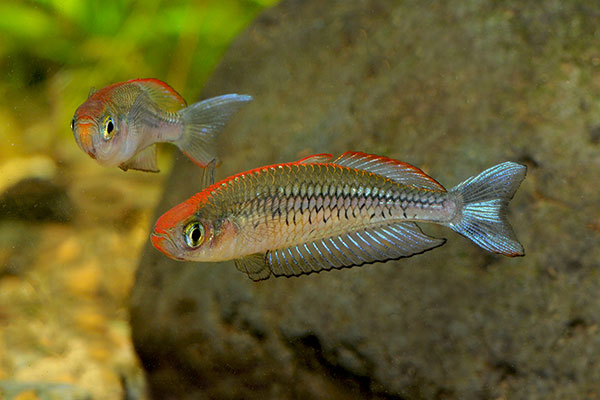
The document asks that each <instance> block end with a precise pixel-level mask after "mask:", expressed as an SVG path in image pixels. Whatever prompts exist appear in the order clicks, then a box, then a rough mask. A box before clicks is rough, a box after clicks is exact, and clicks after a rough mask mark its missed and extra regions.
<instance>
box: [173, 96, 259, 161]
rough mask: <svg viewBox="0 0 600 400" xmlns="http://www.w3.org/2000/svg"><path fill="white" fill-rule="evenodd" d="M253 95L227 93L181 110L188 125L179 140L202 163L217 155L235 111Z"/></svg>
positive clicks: (185, 149) (179, 143) (180, 145)
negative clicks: (223, 134) (222, 134)
mask: <svg viewBox="0 0 600 400" xmlns="http://www.w3.org/2000/svg"><path fill="white" fill-rule="evenodd" d="M251 100H252V97H251V96H247V95H238V94H226V95H223V96H218V97H213V98H210V99H207V100H203V101H200V102H198V103H194V104H192V105H190V106H188V107H186V108H184V109H181V110H179V111H178V113H179V115H180V116H181V118H182V120H183V123H184V128H183V134H182V135H181V137H180V138H179V139H177V140H175V141H174V142H173V143H175V144H176V145H177V146H178V147H179V148H180V149H181V151H183V153H185V155H187V156H188V157H189V158H190V159H192V161H194V162H195V163H196V164H198V165H199V166H201V167H204V166H206V164H208V163H209V162H210V161H211V160H213V159H214V158H216V147H217V146H216V139H217V136H218V134H219V133H220V132H221V131H222V130H223V129H224V128H225V126H226V125H227V123H228V122H229V121H230V120H231V118H232V117H233V116H234V115H235V113H236V112H237V111H238V110H239V109H240V108H241V107H242V106H243V105H244V104H246V103H247V102H249V101H251Z"/></svg>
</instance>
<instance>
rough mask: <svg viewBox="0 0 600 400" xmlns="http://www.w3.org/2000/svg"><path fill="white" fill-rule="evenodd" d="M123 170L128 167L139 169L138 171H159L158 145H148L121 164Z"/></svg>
mask: <svg viewBox="0 0 600 400" xmlns="http://www.w3.org/2000/svg"><path fill="white" fill-rule="evenodd" d="M119 168H121V169H122V170H123V171H127V170H128V169H137V170H138V171H146V172H159V169H158V167H157V165H156V145H152V146H149V147H146V148H145V149H144V150H142V151H140V152H139V153H137V154H136V155H135V156H133V157H132V158H131V159H130V160H129V161H126V162H124V163H122V164H121V165H119Z"/></svg>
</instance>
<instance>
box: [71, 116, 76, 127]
mask: <svg viewBox="0 0 600 400" xmlns="http://www.w3.org/2000/svg"><path fill="white" fill-rule="evenodd" d="M74 127H75V118H73V119H72V120H71V130H73V128H74Z"/></svg>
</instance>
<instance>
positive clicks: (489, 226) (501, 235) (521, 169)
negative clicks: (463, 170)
mask: <svg viewBox="0 0 600 400" xmlns="http://www.w3.org/2000/svg"><path fill="white" fill-rule="evenodd" d="M526 172H527V167H525V166H524V165H521V164H517V163H514V162H505V163H502V164H498V165H495V166H493V167H491V168H488V169H486V170H485V171H483V172H482V173H480V174H479V175H476V176H472V177H470V178H469V179H467V180H465V181H464V182H462V183H460V184H458V185H457V186H455V187H454V188H452V189H451V190H450V192H454V193H457V194H458V195H459V196H458V199H459V200H458V201H459V203H458V207H460V211H459V212H458V213H457V215H456V217H455V218H454V219H453V220H452V221H451V222H450V223H449V224H448V226H449V227H450V228H452V229H453V230H455V231H456V232H458V233H460V234H461V235H463V236H465V237H467V238H469V239H471V240H472V241H473V242H475V243H476V244H477V245H479V246H480V247H482V248H484V249H486V250H488V251H491V252H494V253H498V254H503V255H505V256H510V257H514V256H522V255H525V252H524V250H523V246H521V243H519V241H518V240H517V237H516V236H515V234H514V232H513V230H512V227H511V226H510V224H509V222H508V219H507V218H506V208H507V206H508V202H509V201H510V199H512V197H513V196H514V194H515V192H516V191H517V189H518V188H519V185H520V184H521V182H522V181H523V179H524V178H525V174H526ZM461 202H462V203H461Z"/></svg>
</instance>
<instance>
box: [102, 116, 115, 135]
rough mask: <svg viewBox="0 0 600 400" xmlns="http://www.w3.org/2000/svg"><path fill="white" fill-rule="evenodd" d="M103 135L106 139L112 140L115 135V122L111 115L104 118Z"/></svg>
mask: <svg viewBox="0 0 600 400" xmlns="http://www.w3.org/2000/svg"><path fill="white" fill-rule="evenodd" d="M102 135H103V137H104V140H110V139H112V137H113V136H114V135H115V123H114V122H113V119H112V117H111V116H110V115H108V116H106V118H104V131H103V132H102Z"/></svg>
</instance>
